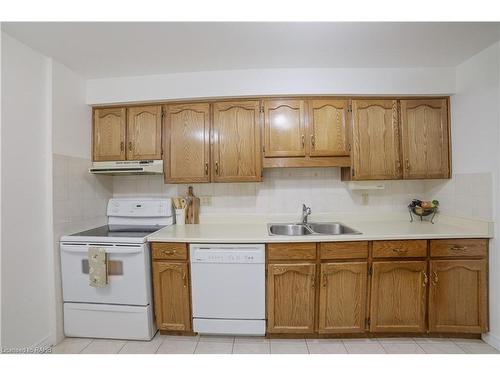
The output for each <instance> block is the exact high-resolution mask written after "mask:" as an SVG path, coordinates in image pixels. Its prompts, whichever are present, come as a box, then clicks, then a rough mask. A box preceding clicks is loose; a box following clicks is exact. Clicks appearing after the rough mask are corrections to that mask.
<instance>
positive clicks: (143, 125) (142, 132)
mask: <svg viewBox="0 0 500 375" xmlns="http://www.w3.org/2000/svg"><path fill="white" fill-rule="evenodd" d="M127 111H128V112H127V113H128V116H127V142H128V147H127V159H128V160H155V159H161V106H159V105H154V106H145V107H131V108H129V109H128V110H127Z"/></svg>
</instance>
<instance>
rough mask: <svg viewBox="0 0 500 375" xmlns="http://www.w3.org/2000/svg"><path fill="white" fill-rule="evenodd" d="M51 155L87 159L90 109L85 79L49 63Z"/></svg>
mask: <svg viewBox="0 0 500 375" xmlns="http://www.w3.org/2000/svg"><path fill="white" fill-rule="evenodd" d="M52 72H53V73H52V75H53V77H52V103H53V105H52V118H53V129H52V132H53V133H52V137H53V152H54V154H59V155H68V156H74V157H81V158H85V159H90V151H91V133H92V127H91V119H92V111H91V108H90V107H89V106H88V105H86V104H85V94H86V85H85V80H84V79H82V78H81V77H79V76H78V75H76V74H75V73H74V72H73V71H71V70H70V69H68V68H67V67H66V66H64V65H62V64H60V63H59V62H57V61H53V64H52Z"/></svg>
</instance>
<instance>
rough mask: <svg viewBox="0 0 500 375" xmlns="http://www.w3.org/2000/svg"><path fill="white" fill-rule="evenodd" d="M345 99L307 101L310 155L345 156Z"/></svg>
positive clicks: (346, 104)
mask: <svg viewBox="0 0 500 375" xmlns="http://www.w3.org/2000/svg"><path fill="white" fill-rule="evenodd" d="M348 106H349V103H348V101H347V100H333V99H332V100H310V101H309V125H308V130H309V147H310V152H309V155H311V156H347V155H349V150H348V142H347V109H348Z"/></svg>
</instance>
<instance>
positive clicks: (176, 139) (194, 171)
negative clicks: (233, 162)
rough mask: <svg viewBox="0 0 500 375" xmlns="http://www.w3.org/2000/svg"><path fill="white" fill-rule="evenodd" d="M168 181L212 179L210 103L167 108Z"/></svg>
mask: <svg viewBox="0 0 500 375" xmlns="http://www.w3.org/2000/svg"><path fill="white" fill-rule="evenodd" d="M164 149H165V152H164V164H163V168H164V170H165V182H166V183H172V182H177V183H182V182H209V181H210V168H209V158H210V105H209V104H208V103H198V104H197V103H192V104H177V105H169V106H167V107H166V117H165V147H164Z"/></svg>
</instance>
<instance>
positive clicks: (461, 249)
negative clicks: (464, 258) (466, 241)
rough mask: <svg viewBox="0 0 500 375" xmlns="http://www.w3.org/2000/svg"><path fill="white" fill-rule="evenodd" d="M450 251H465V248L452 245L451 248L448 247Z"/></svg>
mask: <svg viewBox="0 0 500 375" xmlns="http://www.w3.org/2000/svg"><path fill="white" fill-rule="evenodd" d="M450 250H453V251H465V250H467V246H458V245H453V246H452V247H450Z"/></svg>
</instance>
